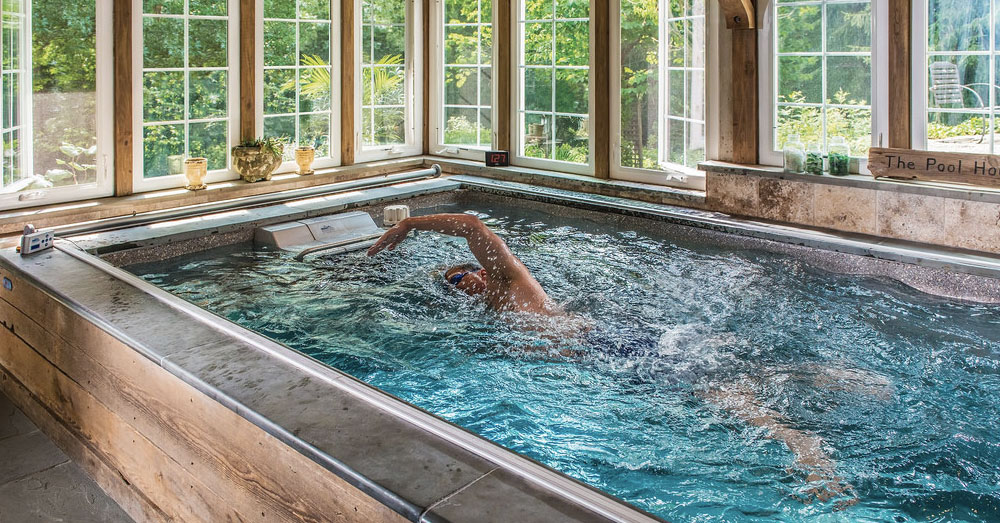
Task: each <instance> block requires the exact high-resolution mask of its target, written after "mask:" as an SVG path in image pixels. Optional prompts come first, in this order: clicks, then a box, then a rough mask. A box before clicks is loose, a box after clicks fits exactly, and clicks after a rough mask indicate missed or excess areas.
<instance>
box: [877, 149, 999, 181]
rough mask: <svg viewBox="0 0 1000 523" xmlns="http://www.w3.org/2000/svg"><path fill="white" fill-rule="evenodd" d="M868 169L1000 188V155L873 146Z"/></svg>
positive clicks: (896, 175)
mask: <svg viewBox="0 0 1000 523" xmlns="http://www.w3.org/2000/svg"><path fill="white" fill-rule="evenodd" d="M868 170H870V171H871V173H872V176H874V177H876V178H882V177H885V178H899V179H905V180H926V181H934V182H950V183H964V184H970V185H980V186H984V187H1000V156H997V155H993V154H968V153H943V152H936V151H916V150H912V149H884V148H880V147H872V148H871V150H870V151H869V152H868Z"/></svg>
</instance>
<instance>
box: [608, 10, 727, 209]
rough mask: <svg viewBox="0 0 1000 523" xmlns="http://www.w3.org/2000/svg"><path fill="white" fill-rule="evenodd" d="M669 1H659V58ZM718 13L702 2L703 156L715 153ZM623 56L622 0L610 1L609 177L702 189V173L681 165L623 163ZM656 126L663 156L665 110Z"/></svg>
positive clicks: (663, 88)
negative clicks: (656, 166)
mask: <svg viewBox="0 0 1000 523" xmlns="http://www.w3.org/2000/svg"><path fill="white" fill-rule="evenodd" d="M669 1H670V0H660V9H659V10H660V17H659V18H660V27H659V33H660V46H659V47H660V50H659V55H660V56H661V57H663V56H666V51H667V42H666V38H665V35H666V31H665V27H664V26H665V24H664V23H663V20H664V18H666V16H665V12H666V11H667V3H668V2H669ZM718 27H719V22H718V12H717V8H716V2H715V1H713V0H706V1H705V73H704V75H705V159H706V160H708V159H710V158H714V157H716V156H717V154H718V131H717V130H718V114H719V112H718V105H719V89H718V86H717V85H716V81H717V80H716V72H717V71H718V38H717V33H718ZM621 69H622V57H621V0H611V178H612V179H615V180H624V181H630V182H639V183H647V184H654V185H667V186H671V187H678V188H682V189H695V190H699V191H703V190H705V173H703V172H701V171H699V170H697V169H692V168H688V167H685V166H683V165H677V164H672V163H668V162H662V164H663V165H662V170H654V169H640V168H637V167H625V166H623V165H622V142H621V133H622V118H621V109H622V108H621V92H622V91H621V89H622V76H621ZM666 70H667V68H666V63H665V60H662V59H661V60H660V64H659V75H660V81H659V82H658V88H659V91H660V92H659V97H660V100H663V101H664V103H666V101H667V100H669V97H668V95H667V89H668V87H667V86H668V83H669V82H668V80H667V73H666ZM658 113H659V114H658V116H659V120H660V122H659V126H660V127H659V129H660V132H658V135H657V142H658V143H657V147H658V150H659V153H660V154H661V155H662V154H663V151H665V149H666V146H667V137H666V136H665V134H666V133H664V132H662V130H663V129H666V126H665V125H664V123H665V122H666V120H667V116H666V115H667V113H666V111H662V110H661V111H658Z"/></svg>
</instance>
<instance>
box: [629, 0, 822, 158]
mask: <svg viewBox="0 0 1000 523" xmlns="http://www.w3.org/2000/svg"><path fill="white" fill-rule="evenodd" d="M661 2H663V3H665V4H666V5H662V4H661V5H657V4H649V3H648V2H645V1H642V0H624V1H623V3H622V26H621V38H622V40H621V42H620V47H621V54H622V57H621V60H622V62H621V63H622V69H621V71H620V74H621V93H620V95H621V122H620V125H621V136H620V142H619V143H620V150H619V153H620V154H619V157H620V162H621V165H622V166H623V167H630V168H637V169H652V170H663V169H668V168H669V169H678V168H693V167H694V166H695V164H696V163H697V161H698V160H697V159H698V158H704V148H705V145H704V144H705V135H704V132H705V17H704V11H705V7H704V0H696V1H691V0H687V1H685V0H661ZM780 9H784V8H780ZM806 38H808V36H806Z"/></svg>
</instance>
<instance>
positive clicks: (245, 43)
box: [239, 0, 257, 140]
mask: <svg viewBox="0 0 1000 523" xmlns="http://www.w3.org/2000/svg"><path fill="white" fill-rule="evenodd" d="M239 17H240V136H241V138H242V139H243V140H253V139H254V138H256V137H257V104H256V100H257V85H256V84H257V60H256V57H257V52H256V51H257V50H256V47H257V9H256V7H255V6H254V0H240V12H239Z"/></svg>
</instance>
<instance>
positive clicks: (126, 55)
mask: <svg viewBox="0 0 1000 523" xmlns="http://www.w3.org/2000/svg"><path fill="white" fill-rule="evenodd" d="M114 2H115V3H114V7H113V10H114V12H113V15H112V16H113V19H114V20H113V21H112V25H113V26H114V51H113V53H114V89H115V108H114V118H115V125H114V127H115V128H114V133H115V160H114V164H115V165H114V170H115V172H114V175H115V196H126V195H129V194H132V146H133V143H132V0H114Z"/></svg>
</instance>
